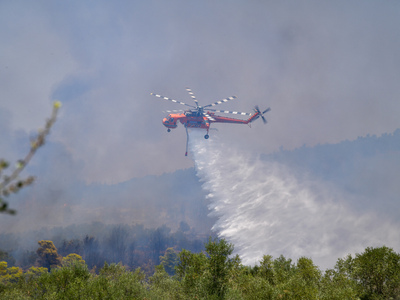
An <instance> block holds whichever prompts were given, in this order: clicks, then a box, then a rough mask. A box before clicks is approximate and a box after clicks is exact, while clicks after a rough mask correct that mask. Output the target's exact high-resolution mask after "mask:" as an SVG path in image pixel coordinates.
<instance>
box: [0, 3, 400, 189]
mask: <svg viewBox="0 0 400 300" xmlns="http://www.w3.org/2000/svg"><path fill="white" fill-rule="evenodd" d="M361 4H362V5H361ZM399 9H400V8H399V4H398V3H397V2H396V1H386V2H385V3H377V2H374V1H350V2H349V1H335V2H323V3H322V2H319V1H302V2H297V1H285V2H279V3H272V2H248V1H246V2H244V1H243V2H241V1H238V2H235V3H232V2H231V1H229V2H218V3H215V2H214V1H202V2H200V3H191V2H186V1H169V2H168V3H164V2H162V1H146V2H145V3H140V2H131V1H119V2H115V3H109V2H106V1H98V2H96V3H95V4H91V3H88V2H78V1H77V2H70V3H68V5H67V4H63V3H46V2H40V5H36V4H35V5H33V4H29V3H24V4H18V3H12V2H5V3H2V4H1V25H2V26H1V28H2V29H1V30H0V39H1V40H2V43H1V45H2V46H1V48H0V49H1V53H2V56H1V57H2V58H1V61H0V63H1V70H2V72H0V76H1V80H2V82H7V85H4V86H3V88H2V89H1V91H0V96H1V99H2V100H1V102H0V108H1V109H7V110H8V111H9V112H10V114H11V116H12V120H11V121H10V122H11V124H12V128H13V129H16V128H21V129H24V130H25V131H27V130H32V129H35V128H37V127H39V126H41V124H42V120H43V119H44V118H45V117H46V115H47V113H48V110H49V105H50V103H51V101H52V100H53V99H54V98H58V99H60V100H62V101H63V103H64V106H63V113H62V114H61V116H60V119H59V121H58V124H57V128H56V129H55V130H54V132H53V135H52V139H54V140H56V141H59V142H61V143H63V144H64V145H65V146H66V147H67V148H68V150H69V151H70V153H71V155H73V158H74V159H75V160H77V161H78V160H79V161H83V162H84V167H83V169H82V171H81V173H80V174H79V176H80V177H81V178H84V179H85V180H86V181H87V182H108V183H116V182H120V181H123V180H127V179H130V178H132V177H140V176H143V175H147V174H162V173H163V172H168V171H173V170H176V169H180V168H186V167H190V166H192V165H193V163H192V162H191V161H190V160H188V159H186V158H185V157H183V155H182V151H180V149H182V148H183V147H184V143H185V133H184V131H183V130H182V128H179V129H177V130H176V131H175V132H173V133H171V134H167V133H166V131H165V128H163V127H162V125H161V119H162V117H163V116H164V115H163V113H162V111H163V110H165V109H174V108H176V107H172V105H171V104H170V103H162V102H161V101H158V99H153V98H152V97H151V96H150V95H149V93H150V92H158V93H162V94H165V95H167V96H170V97H174V98H178V99H181V100H183V101H190V98H189V97H188V95H187V93H186V91H185V90H184V88H185V87H186V86H190V87H191V88H192V89H193V91H194V92H195V94H196V96H197V97H198V99H199V101H201V103H205V104H206V103H210V102H213V101H216V100H219V99H222V98H224V97H226V96H230V95H236V96H238V100H237V102H236V103H230V104H229V105H225V106H224V107H225V108H227V109H234V110H239V111H248V112H251V110H252V108H253V107H254V105H256V104H258V105H260V106H261V107H262V108H263V107H268V106H270V107H271V108H272V109H273V111H272V112H271V114H270V116H268V118H269V121H270V122H269V125H268V126H267V127H264V126H261V125H262V124H261V123H260V124H254V126H253V128H252V130H251V131H249V129H248V128H246V127H245V126H243V127H240V126H236V127H231V126H220V127H219V128H220V130H221V131H222V132H223V133H224V138H225V139H226V140H230V141H233V140H237V146H241V147H243V148H245V149H247V150H248V151H255V152H266V153H268V152H271V151H274V150H277V149H278V148H279V147H280V146H283V147H284V148H287V149H293V148H295V147H298V146H301V145H303V144H307V145H315V144H318V143H326V142H330V143H335V142H339V141H341V140H344V139H354V138H356V137H357V136H362V135H366V134H368V133H370V134H381V133H383V132H392V131H393V130H394V129H395V128H397V127H399V122H398V115H399V112H400V108H399V106H400V104H399V101H397V99H398V96H399V94H400V87H399V86H398V84H397V82H398V81H399V79H400V71H399V70H400V61H399V58H398V49H399V46H400V37H399V36H398V34H397V28H399V25H400V24H399V23H400V20H399V19H398V17H397V16H398V14H397V13H396V12H398V11H399Z"/></svg>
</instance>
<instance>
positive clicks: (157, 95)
mask: <svg viewBox="0 0 400 300" xmlns="http://www.w3.org/2000/svg"><path fill="white" fill-rule="evenodd" d="M150 95H153V96H156V97H158V98H162V99H164V100H168V101H172V102H175V103H179V104H182V105H186V106H189V107H193V108H196V107H195V106H193V105H189V104H186V103H184V102H181V101H178V100H174V99H171V98H168V97H164V96H161V95H159V94H153V93H150Z"/></svg>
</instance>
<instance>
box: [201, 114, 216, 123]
mask: <svg viewBox="0 0 400 300" xmlns="http://www.w3.org/2000/svg"><path fill="white" fill-rule="evenodd" d="M203 115H204V116H206V118H207V119H209V120H210V121H215V119H214V118H213V117H211V116H210V115H209V114H206V113H203Z"/></svg>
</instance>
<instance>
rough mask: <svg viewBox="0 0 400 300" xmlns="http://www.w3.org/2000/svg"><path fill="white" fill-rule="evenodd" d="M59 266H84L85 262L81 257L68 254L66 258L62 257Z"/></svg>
mask: <svg viewBox="0 0 400 300" xmlns="http://www.w3.org/2000/svg"><path fill="white" fill-rule="evenodd" d="M61 264H62V265H63V266H71V265H75V264H80V265H86V263H85V261H84V260H83V259H82V256H80V255H78V254H75V253H71V254H68V255H67V256H66V257H63V258H62V260H61Z"/></svg>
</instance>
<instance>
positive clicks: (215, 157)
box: [189, 130, 397, 268]
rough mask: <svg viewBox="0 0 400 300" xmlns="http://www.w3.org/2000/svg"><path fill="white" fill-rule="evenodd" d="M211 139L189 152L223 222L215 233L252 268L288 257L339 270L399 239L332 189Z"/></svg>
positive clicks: (193, 141) (193, 138)
mask: <svg viewBox="0 0 400 300" xmlns="http://www.w3.org/2000/svg"><path fill="white" fill-rule="evenodd" d="M203 135H204V132H203V131H200V130H193V131H191V132H190V143H189V147H190V152H191V155H192V156H193V159H194V161H195V167H196V172H197V176H198V177H199V179H200V181H201V182H202V184H203V188H204V189H205V190H206V191H207V193H208V196H207V198H208V200H209V210H210V214H211V215H214V216H216V217H217V219H218V221H217V222H216V224H215V225H214V226H213V230H214V231H216V232H217V234H218V236H220V237H222V238H225V239H227V240H228V241H229V242H231V243H233V244H234V246H235V249H236V252H237V253H238V254H239V255H240V257H241V259H242V262H243V263H244V264H247V265H253V264H255V263H257V262H258V261H260V260H261V258H262V256H263V255H267V254H269V255H272V256H273V257H278V256H279V255H281V254H282V255H284V256H285V257H288V258H291V259H294V260H296V259H297V258H299V257H301V256H306V257H311V258H312V259H313V260H314V262H315V263H317V264H318V265H319V266H320V267H323V268H326V267H333V265H334V263H335V262H336V260H337V259H338V258H339V257H343V256H345V255H347V254H349V253H354V252H360V251H363V250H364V249H365V247H367V246H375V245H381V244H382V243H384V242H385V241H387V240H390V239H391V238H393V237H394V236H397V230H395V228H393V227H392V226H390V224H389V223H382V222H381V223H380V224H381V225H380V226H379V227H376V226H375V225H374V226H372V224H376V223H377V222H376V220H375V219H374V218H375V217H374V215H373V214H363V215H357V214H356V212H354V211H352V210H351V209H350V208H349V207H348V206H346V204H345V201H342V200H343V199H344V198H345V197H349V195H345V194H343V192H340V191H338V190H336V189H335V188H334V187H331V186H329V184H327V183H323V182H318V181H316V180H309V179H304V178H303V179H300V177H299V176H295V175H294V173H293V172H292V171H291V170H290V169H289V168H288V167H287V166H283V165H281V164H278V163H277V162H271V161H263V160H261V159H259V157H257V156H255V155H252V154H248V153H242V152H240V151H238V150H236V149H233V148H232V147H229V146H227V145H224V144H223V143H222V142H221V140H220V139H219V138H218V134H213V135H212V136H211V137H210V139H209V140H205V139H204V138H203Z"/></svg>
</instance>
